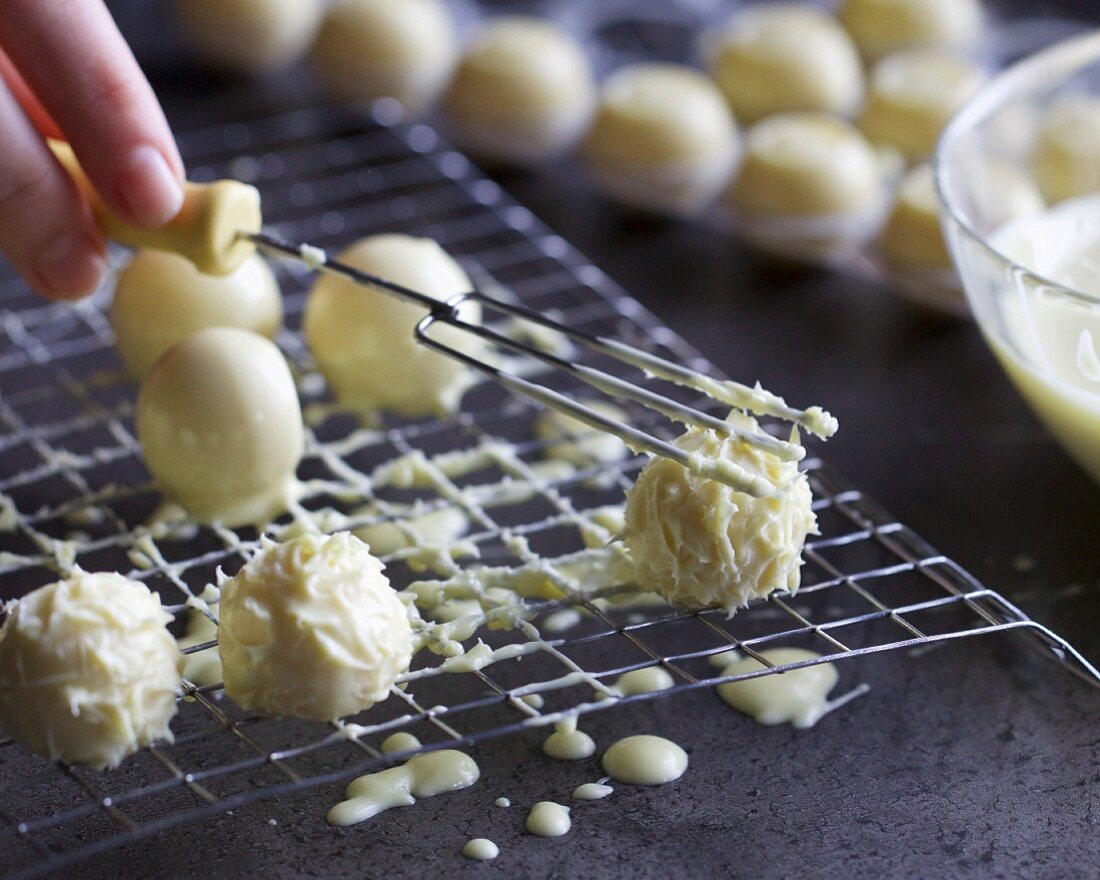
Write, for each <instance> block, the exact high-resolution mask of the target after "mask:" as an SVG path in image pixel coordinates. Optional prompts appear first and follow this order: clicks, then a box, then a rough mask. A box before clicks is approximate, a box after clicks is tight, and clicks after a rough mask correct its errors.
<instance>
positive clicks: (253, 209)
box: [48, 139, 262, 275]
mask: <svg viewBox="0 0 1100 880" xmlns="http://www.w3.org/2000/svg"><path fill="white" fill-rule="evenodd" d="M48 143H49V146H50V149H51V150H52V151H53V154H54V155H55V156H56V157H57V160H58V161H59V162H60V163H61V165H62V166H63V167H64V168H65V170H66V171H67V172H68V173H69V176H70V177H72V179H73V182H74V183H76V185H77V186H78V187H79V188H80V190H81V192H82V193H83V194H84V195H85V196H86V197H87V199H88V201H89V202H90V203H91V206H92V211H93V212H94V213H95V216H96V220H97V221H98V222H99V226H100V228H101V229H102V230H103V233H104V234H105V235H106V236H107V237H108V238H110V239H111V240H112V241H117V242H118V243H120V244H125V245H130V246H131V247H145V248H153V249H155V250H162V251H172V252H173V253H177V254H180V255H181V256H184V257H186V258H187V259H189V260H190V261H191V262H192V263H194V264H195V266H196V267H197V268H198V270H199V271H200V272H205V273H206V274H208V275H227V274H229V273H230V272H232V271H233V270H234V269H236V268H237V267H238V266H239V265H240V264H241V263H242V262H244V261H245V259H247V258H248V257H249V256H250V255H251V254H252V253H253V252H254V251H255V250H256V245H255V244H253V242H252V241H250V240H249V239H248V238H247V237H245V236H243V235H239V234H238V233H241V232H244V233H254V232H259V231H260V224H261V221H262V217H261V213H260V193H259V192H258V191H257V189H256V188H255V187H254V186H249V185H248V184H247V183H241V182H240V181H238V180H217V181H215V182H214V183H185V184H184V188H183V207H182V208H180V212H179V214H177V215H176V217H175V219H173V220H171V221H169V222H168V223H167V224H166V225H165V226H163V227H161V228H160V229H142V228H140V227H138V226H133V225H132V224H129V223H127V222H125V221H124V220H122V219H121V218H120V217H119V216H118V215H117V214H115V213H114V211H112V210H111V209H110V208H109V207H107V205H106V204H105V203H104V201H103V199H101V198H100V197H99V194H98V193H97V192H96V191H95V188H94V187H93V186H92V184H91V182H90V181H89V180H88V178H87V176H86V175H85V174H84V169H83V168H81V167H80V163H79V162H78V161H77V159H76V155H75V154H74V153H73V151H72V147H70V146H69V145H68V144H67V143H65V142H64V141H59V140H53V139H50V140H49V141H48Z"/></svg>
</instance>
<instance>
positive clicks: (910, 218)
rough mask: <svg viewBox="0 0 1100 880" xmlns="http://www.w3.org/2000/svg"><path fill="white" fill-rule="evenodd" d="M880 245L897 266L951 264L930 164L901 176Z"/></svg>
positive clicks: (946, 266) (949, 265)
mask: <svg viewBox="0 0 1100 880" xmlns="http://www.w3.org/2000/svg"><path fill="white" fill-rule="evenodd" d="M881 245H882V252H883V255H884V256H885V257H886V259H887V260H888V261H889V262H890V263H891V264H892V265H894V266H895V267H896V268H898V269H902V270H913V269H950V268H951V254H950V253H949V252H948V250H947V242H946V240H945V239H944V237H943V228H942V227H941V226H940V200H939V196H938V195H937V194H936V183H935V180H934V179H933V176H932V168H931V166H929V165H919V166H917V167H916V168H914V169H913V170H912V171H910V172H909V173H908V174H907V175H905V177H904V178H903V179H902V181H901V184H900V185H899V186H898V191H897V195H896V196H895V199H894V205H893V207H892V208H891V210H890V216H889V218H888V219H887V221H886V226H885V227H883V230H882V239H881Z"/></svg>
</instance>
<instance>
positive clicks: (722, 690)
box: [718, 648, 838, 728]
mask: <svg viewBox="0 0 1100 880" xmlns="http://www.w3.org/2000/svg"><path fill="white" fill-rule="evenodd" d="M760 655H761V656H762V657H764V658H765V659H766V660H767V661H768V662H769V663H771V664H773V665H775V666H784V665H786V664H788V663H800V662H804V661H806V660H816V659H818V658H819V657H820V656H821V655H820V654H817V653H816V652H814V651H807V650H803V649H801V648H772V649H770V650H767V651H761V652H760ZM766 668H768V667H766V666H765V665H764V664H763V663H761V662H760V661H759V660H757V659H755V658H754V657H745V658H743V659H738V660H733V661H732V662H731V663H730V664H729V665H727V666H725V667H723V669H722V674H723V675H740V674H743V673H746V672H755V671H757V670H761V669H766ZM837 680H838V674H837V671H836V666H834V665H833V664H832V663H819V664H817V665H816V666H805V667H802V668H800V669H790V670H787V671H786V672H782V673H773V674H769V675H762V676H760V677H758V678H747V679H742V680H740V681H731V682H729V683H727V684H720V685H718V695H719V696H720V697H721V698H722V699H723V700H725V701H726V702H727V703H729V704H730V705H731V706H733V708H734V709H737V711H739V712H744V713H745V714H746V715H751V716H752V717H753V718H755V719H756V720H757V721H758V722H759V723H760V724H785V723H789V724H791V725H793V726H794V727H798V728H807V727H813V726H814V725H815V724H816V723H817V722H818V721H819V720H820V719H821V718H822V717H823V716H824V715H825V714H826V713H828V711H829V709H830V706H829V701H828V700H829V692H830V691H831V690H832V689H833V688H834V687H836V683H837Z"/></svg>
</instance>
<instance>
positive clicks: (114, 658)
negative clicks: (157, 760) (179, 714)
mask: <svg viewBox="0 0 1100 880" xmlns="http://www.w3.org/2000/svg"><path fill="white" fill-rule="evenodd" d="M171 619H172V618H171V615H169V614H168V613H167V612H166V611H165V610H164V609H163V608H161V605H160V599H159V598H158V597H157V595H156V594H155V593H152V592H150V590H149V588H148V587H146V586H145V584H142V583H138V582H137V581H131V580H128V579H127V578H124V577H122V576H121V575H118V574H107V573H101V574H89V573H88V572H83V571H79V570H78V571H77V572H76V573H75V574H73V575H72V576H71V577H69V578H67V579H66V580H63V581H58V582H56V583H52V584H47V585H46V586H44V587H39V588H38V589H37V590H34V591H32V592H31V593H28V594H27V595H26V596H24V597H23V598H22V599H20V600H19V601H18V602H17V603H16V604H15V606H14V607H13V608H12V609H11V611H10V614H9V616H8V619H7V620H6V621H5V623H4V626H3V628H2V629H0V723H2V724H3V726H4V728H5V729H6V730H7V731H8V732H9V733H10V734H11V735H12V737H14V738H15V739H16V740H17V741H19V742H21V743H22V744H23V745H25V746H26V747H27V748H29V749H31V750H33V751H35V752H37V753H38V754H40V755H44V756H45V757H47V758H49V759H51V760H55V761H65V762H67V763H70V764H87V765H89V766H91V767H95V768H99V769H102V768H110V767H116V766H118V764H119V763H120V762H121V761H122V759H123V758H125V757H126V756H127V755H131V754H133V753H134V752H136V751H137V750H138V749H139V748H141V747H142V746H145V745H148V744H149V743H151V742H153V741H154V740H158V739H165V740H168V741H171V740H172V732H171V730H169V728H168V723H169V722H170V721H171V720H172V717H173V716H174V715H175V714H176V697H177V695H178V694H179V691H180V686H181V678H180V676H181V673H182V671H183V662H184V661H183V655H182V654H181V653H180V651H179V648H177V647H176V641H175V639H173V638H172V635H171V634H170V633H169V632H168V629H167V628H166V626H165V624H167V623H168V621H170V620H171Z"/></svg>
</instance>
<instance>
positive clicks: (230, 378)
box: [137, 327, 303, 526]
mask: <svg viewBox="0 0 1100 880" xmlns="http://www.w3.org/2000/svg"><path fill="white" fill-rule="evenodd" d="M137 434H138V440H139V441H140V442H141V450H142V453H143V455H144V456H145V463H146V465H147V466H148V467H149V470H150V471H152V473H153V476H154V477H155V478H156V480H157V484H158V485H159V486H160V488H161V489H162V490H163V492H164V493H165V494H166V495H167V496H169V497H170V498H171V499H173V500H174V501H177V502H179V503H180V504H181V505H183V507H184V508H186V509H187V511H188V512H189V513H190V514H191V515H192V516H193V517H195V518H196V519H198V520H200V521H202V522H215V521H217V522H221V523H222V524H223V525H227V526H234V525H241V524H245V523H262V522H267V521H268V520H269V519H270V518H271V517H273V516H276V515H278V514H279V513H281V512H282V511H283V510H285V508H286V504H287V500H288V498H289V495H290V493H291V492H292V491H293V488H294V485H295V482H294V472H295V469H296V468H297V466H298V459H299V458H300V457H301V455H302V444H303V439H302V413H301V408H300V406H299V404H298V392H297V390H296V389H295V387H294V380H293V378H292V377H291V375H290V369H289V368H288V367H287V363H286V360H285V359H284V358H283V355H282V354H281V353H280V351H279V349H278V348H276V347H275V344H274V343H273V342H271V341H270V340H268V339H264V338H263V337H262V336H257V335H256V334H255V333H250V332H249V331H247V330H239V329H236V328H231V327H211V328H207V329H205V330H199V331H198V332H197V333H193V334H191V335H190V336H188V337H187V339H185V340H184V341H183V342H181V343H179V345H176V346H175V347H173V348H172V349H171V350H169V352H168V353H167V354H166V355H165V356H164V357H162V358H161V359H160V360H159V361H158V362H157V364H156V366H155V367H154V368H153V371H152V372H151V373H149V375H148V376H146V378H145V381H144V382H143V383H142V386H141V393H140V395H139V396H138V404H137Z"/></svg>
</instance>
